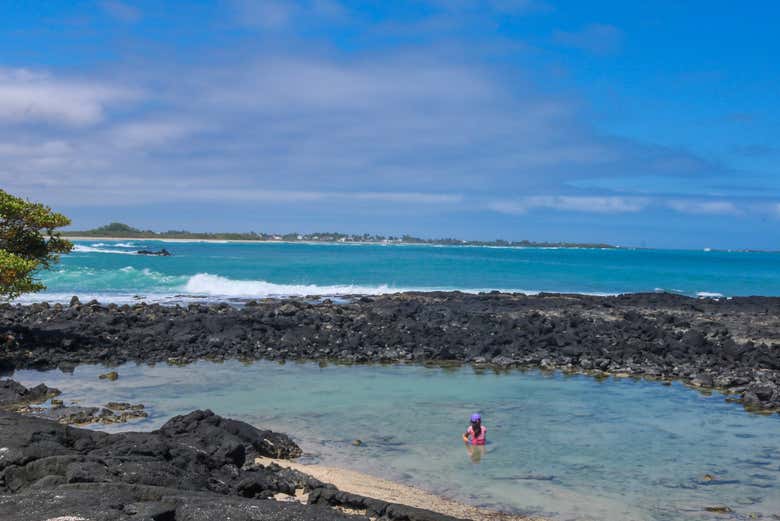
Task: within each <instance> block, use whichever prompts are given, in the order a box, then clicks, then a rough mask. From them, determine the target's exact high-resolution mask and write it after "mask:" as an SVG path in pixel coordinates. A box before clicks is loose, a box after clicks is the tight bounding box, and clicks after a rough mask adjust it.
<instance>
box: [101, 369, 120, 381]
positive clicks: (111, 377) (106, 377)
mask: <svg viewBox="0 0 780 521" xmlns="http://www.w3.org/2000/svg"><path fill="white" fill-rule="evenodd" d="M98 378H100V379H101V380H110V381H112V382H113V381H114V380H116V379H117V378H119V373H117V372H116V371H111V372H108V373H105V374H101V375H100V376H98Z"/></svg>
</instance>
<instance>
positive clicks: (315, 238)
mask: <svg viewBox="0 0 780 521" xmlns="http://www.w3.org/2000/svg"><path fill="white" fill-rule="evenodd" d="M62 234H63V235H65V236H68V237H94V238H107V237H116V238H121V239H196V240H221V241H230V240H233V241H240V240H243V241H285V242H351V243H355V242H358V243H380V244H385V243H396V244H438V245H447V246H513V247H527V248H616V247H617V246H613V245H611V244H601V243H576V242H535V241H505V240H503V239H497V240H494V241H465V240H461V239H452V238H444V239H421V238H419V237H413V236H411V235H401V236H399V237H396V236H392V235H391V236H384V235H370V234H367V233H364V234H362V235H361V234H349V233H336V232H321V233H305V234H303V233H285V234H274V233H257V232H246V233H235V232H233V233H231V232H226V233H202V232H189V231H186V230H169V231H167V232H155V231H152V230H139V229H138V228H134V227H132V226H130V225H128V224H124V223H118V222H113V223H110V224H107V225H105V226H101V227H99V228H94V229H92V230H84V231H67V232H63V233H62Z"/></svg>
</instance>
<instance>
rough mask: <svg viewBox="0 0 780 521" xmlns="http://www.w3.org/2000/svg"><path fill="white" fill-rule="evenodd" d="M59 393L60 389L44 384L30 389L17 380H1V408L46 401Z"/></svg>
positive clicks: (14, 407) (12, 407)
mask: <svg viewBox="0 0 780 521" xmlns="http://www.w3.org/2000/svg"><path fill="white" fill-rule="evenodd" d="M59 394H60V391H59V389H53V388H51V387H47V386H46V385H44V384H39V385H36V386H35V387H31V388H29V389H28V388H27V387H25V386H23V385H22V384H20V383H19V382H17V381H16V380H10V379H8V380H0V409H17V408H19V407H22V406H24V405H28V404H31V403H41V402H45V401H46V400H48V399H49V398H52V397H54V396H57V395H59Z"/></svg>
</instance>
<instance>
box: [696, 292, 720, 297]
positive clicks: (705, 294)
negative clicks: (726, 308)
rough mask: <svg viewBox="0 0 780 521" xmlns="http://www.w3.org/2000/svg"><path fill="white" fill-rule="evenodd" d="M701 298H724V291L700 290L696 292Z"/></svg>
mask: <svg viewBox="0 0 780 521" xmlns="http://www.w3.org/2000/svg"><path fill="white" fill-rule="evenodd" d="M696 296H697V297H699V298H723V293H714V292H711V291H699V292H698V293H696Z"/></svg>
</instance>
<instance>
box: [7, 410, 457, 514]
mask: <svg viewBox="0 0 780 521" xmlns="http://www.w3.org/2000/svg"><path fill="white" fill-rule="evenodd" d="M299 454H300V448H298V446H297V445H295V443H293V442H292V441H291V440H290V439H289V438H288V437H287V436H286V435H284V434H279V433H273V432H271V431H264V430H260V429H256V428H255V427H252V426H251V425H248V424H246V423H243V422H239V421H235V420H230V419H226V418H222V417H220V416H217V415H215V414H213V413H212V412H211V411H194V412H192V413H190V414H187V415H185V416H177V417H175V418H172V419H171V420H170V421H169V422H168V423H166V424H165V425H164V426H163V427H162V428H160V429H159V430H156V431H152V432H127V433H117V434H106V433H102V432H95V431H90V430H84V429H76V428H73V427H67V426H64V425H60V424H58V423H55V422H52V421H49V420H44V419H39V418H31V417H26V416H20V415H18V414H15V413H9V412H2V411H0V519H13V520H15V521H40V520H42V519H52V518H59V517H62V516H73V517H71V518H69V519H73V518H76V519H88V520H90V521H103V520H105V521H109V520H133V521H137V520H146V521H166V520H175V521H207V520H209V521H211V520H215V521H216V520H220V521H221V520H224V519H231V520H234V521H261V520H262V521H277V520H279V521H284V520H289V521H309V520H311V521H314V520H317V521H320V520H322V521H330V520H334V521H335V520H338V521H341V520H349V519H352V520H367V519H368V518H367V517H364V516H348V515H345V514H343V513H341V512H340V511H338V510H334V509H332V508H330V507H331V506H350V505H354V504H356V503H360V502H361V501H362V502H363V504H364V505H366V508H368V506H369V505H370V507H371V509H370V511H369V510H366V511H367V512H374V511H381V512H384V514H385V518H386V519H389V520H395V521H434V520H435V521H455V520H453V518H451V517H448V516H442V515H439V514H434V513H432V512H428V511H425V510H419V509H407V508H406V507H403V506H401V505H395V504H391V503H386V502H382V501H377V500H371V499H368V498H363V497H361V496H354V495H348V496H344V497H339V496H338V495H334V494H333V491H336V489H335V487H333V486H331V485H326V484H323V483H321V482H319V481H317V480H316V479H314V478H312V477H310V476H307V475H306V474H303V473H301V472H298V471H294V470H291V469H282V468H281V467H279V466H277V465H269V466H258V465H254V459H253V458H254V456H256V455H261V456H271V457H292V456H296V455H299ZM296 490H302V491H304V492H308V493H310V495H311V497H312V498H315V499H316V500H313V503H317V504H309V505H303V504H300V503H295V502H279V501H274V500H271V499H270V498H273V497H274V496H275V495H277V494H287V495H292V494H294V493H295V492H296ZM324 498H327V500H325V499H324Z"/></svg>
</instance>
